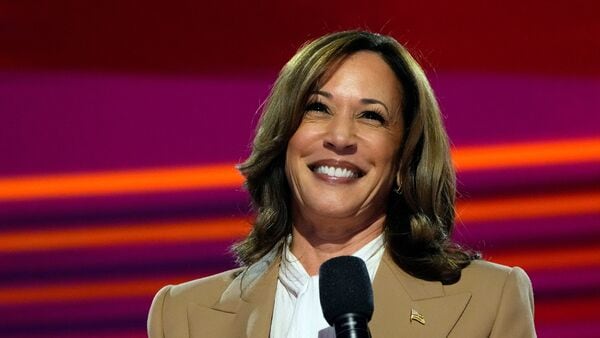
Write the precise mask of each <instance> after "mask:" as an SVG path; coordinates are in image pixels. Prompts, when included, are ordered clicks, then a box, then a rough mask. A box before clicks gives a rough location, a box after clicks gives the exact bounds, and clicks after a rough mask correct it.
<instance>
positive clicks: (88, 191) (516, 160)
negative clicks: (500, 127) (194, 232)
mask: <svg viewBox="0 0 600 338" xmlns="http://www.w3.org/2000/svg"><path fill="white" fill-rule="evenodd" d="M453 159H454V161H455V165H456V167H457V170H459V171H474V170H488V169H510V168H519V167H527V166H549V165H557V164H569V163H573V164H574V163H586V162H590V163H593V162H598V161H600V139H599V138H586V139H574V140H560V141H547V142H531V143H515V144H504V145H491V146H469V147H461V148H457V149H454V150H453ZM243 181H244V178H243V177H242V176H241V175H240V173H239V172H237V171H236V170H235V168H234V164H233V163H231V164H215V165H204V166H191V167H176V168H157V169H138V170H122V171H105V172H95V173H71V174H56V175H39V176H25V177H7V178H2V179H0V202H10V201H23V200H34V199H49V198H65V197H90V196H106V195H120V194H143V193H156V192H164V191H178V190H202V189H227V188H237V187H240V186H241V185H242V183H243Z"/></svg>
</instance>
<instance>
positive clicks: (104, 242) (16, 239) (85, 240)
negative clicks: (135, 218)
mask: <svg viewBox="0 0 600 338" xmlns="http://www.w3.org/2000/svg"><path fill="white" fill-rule="evenodd" d="M249 230H250V222H249V220H248V219H244V218H233V219H220V220H214V219H208V220H193V221H182V222H175V223H173V222H171V223H144V224H135V225H121V224H110V225H106V226H102V227H94V228H91V227H90V228H77V229H60V230H38V231H19V232H5V233H2V236H0V253H8V252H23V251H38V250H60V249H72V248H91V247H102V246H112V245H131V244H137V243H150V244H152V243H169V242H181V241H211V240H227V239H234V238H241V237H243V236H245V235H247V234H248V231H249Z"/></svg>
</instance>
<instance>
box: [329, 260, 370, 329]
mask: <svg viewBox="0 0 600 338" xmlns="http://www.w3.org/2000/svg"><path fill="white" fill-rule="evenodd" d="M319 298H320V299H321V308H322V309H323V315H324V316H325V320H327V322H328V323H329V325H331V326H333V327H334V328H335V336H336V337H337V338H371V332H370V331H369V326H368V325H367V323H368V322H369V321H370V320H371V317H372V316H373V288H372V287H371V279H370V278H369V272H368V271H367V266H366V265H365V263H364V262H363V260H362V259H360V258H358V257H353V256H340V257H335V258H332V259H330V260H328V261H326V262H325V263H323V264H322V265H321V268H320V269H319Z"/></svg>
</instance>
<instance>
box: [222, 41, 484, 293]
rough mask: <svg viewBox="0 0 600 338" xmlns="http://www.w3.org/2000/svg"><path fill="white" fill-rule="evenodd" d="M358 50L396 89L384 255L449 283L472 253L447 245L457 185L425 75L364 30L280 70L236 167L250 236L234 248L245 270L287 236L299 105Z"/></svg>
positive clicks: (304, 51) (317, 44)
mask: <svg viewBox="0 0 600 338" xmlns="http://www.w3.org/2000/svg"><path fill="white" fill-rule="evenodd" d="M358 51H372V52H375V53H377V54H379V55H380V56H381V57H382V58H383V59H384V60H385V62H386V63H387V64H388V65H389V66H390V68H391V69H392V70H393V71H394V73H395V74H396V76H397V77H398V79H399V80H400V83H401V84H402V89H403V95H402V115H403V116H402V118H403V119H404V126H405V127H404V128H405V130H404V135H403V140H402V144H401V145H400V147H399V149H400V150H399V153H398V154H397V156H396V158H397V159H398V161H399V162H398V163H397V164H396V168H397V174H396V187H395V188H396V189H395V190H394V191H392V192H391V193H390V196H389V199H388V206H387V215H386V221H385V226H384V236H385V245H386V249H387V250H388V251H389V252H390V254H391V256H392V257H393V258H394V261H395V262H396V264H398V266H400V267H401V268H402V269H404V270H405V271H407V272H408V273H410V274H412V275H413V276H415V277H418V278H422V279H426V280H438V281H442V282H443V283H453V282H455V281H457V280H458V279H459V278H460V272H461V270H462V268H464V267H465V266H467V265H468V264H469V263H470V262H471V260H473V259H475V258H477V257H478V256H477V254H475V253H472V252H469V251H466V250H463V249H462V248H460V247H459V246H458V245H457V244H455V243H453V242H452V240H451V238H450V234H451V232H452V228H453V226H454V216H455V212H454V201H455V193H456V183H455V181H456V179H455V172H454V168H453V166H452V163H451V159H450V149H449V142H448V137H447V135H446V131H445V129H444V126H443V123H442V119H441V116H440V109H439V107H438V103H437V100H436V98H435V95H434V93H433V90H432V89H431V86H430V84H429V81H428V80H427V78H426V76H425V73H424V72H423V70H422V69H421V67H420V66H419V64H418V63H417V62H416V61H415V59H414V58H413V57H412V56H411V55H410V54H409V52H408V51H407V50H406V48H404V47H403V46H402V45H401V44H400V43H398V42H397V41H396V40H395V39H394V38H392V37H390V36H385V35H380V34H375V33H371V32H367V31H345V32H337V33H333V34H329V35H325V36H323V37H320V38H318V39H316V40H314V41H312V42H310V43H308V44H306V45H304V46H303V47H301V48H300V49H299V50H298V52H297V53H296V55H294V56H293V57H292V59H291V60H289V61H288V63H287V64H286V65H285V66H284V67H283V69H282V70H281V72H280V73H279V77H278V78H277V80H276V82H275V84H274V86H273V89H272V90H271V93H270V95H269V97H268V98H267V100H266V102H265V104H264V106H263V110H262V115H261V117H260V120H259V123H258V126H257V129H256V136H255V138H254V141H253V144H252V152H251V154H250V156H249V157H248V159H247V160H246V161H245V162H243V163H241V164H240V165H239V166H238V169H239V170H240V172H241V173H242V174H243V175H244V176H245V177H246V182H245V187H246V189H247V190H248V192H249V193H250V195H251V198H252V206H253V209H254V211H255V213H256V218H255V220H254V224H253V228H252V230H251V232H250V234H249V235H248V236H247V237H246V238H245V239H244V240H242V241H241V242H239V243H237V244H235V245H234V247H233V251H234V253H235V254H236V255H237V259H238V262H239V263H240V264H242V265H251V264H253V263H255V262H257V261H258V260H259V259H260V258H262V257H263V256H265V255H266V254H267V253H268V252H270V251H271V250H273V249H274V248H275V247H278V248H279V250H281V248H282V246H281V244H282V243H283V240H284V239H285V238H286V237H287V236H288V235H289V234H291V232H292V214H291V207H290V205H291V192H290V188H289V185H288V182H287V179H286V176H285V171H284V170H285V154H286V149H287V145H288V141H289V140H290V138H291V137H292V135H293V134H294V132H295V131H296V129H297V128H298V126H299V125H300V122H301V120H302V118H303V115H304V106H305V104H306V102H307V100H308V97H309V96H310V93H311V92H314V91H315V90H316V89H317V87H318V85H319V84H320V83H321V82H322V80H323V79H324V77H326V76H328V72H329V71H331V70H332V69H335V67H336V65H338V64H339V62H340V61H342V60H343V59H344V58H345V57H347V56H349V55H351V54H353V53H356V52H358Z"/></svg>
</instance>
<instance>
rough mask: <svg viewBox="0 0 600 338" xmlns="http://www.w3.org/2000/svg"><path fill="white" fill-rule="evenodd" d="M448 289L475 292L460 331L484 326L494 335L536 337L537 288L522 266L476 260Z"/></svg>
mask: <svg viewBox="0 0 600 338" xmlns="http://www.w3.org/2000/svg"><path fill="white" fill-rule="evenodd" d="M444 289H445V291H446V293H447V294H458V293H465V292H468V293H470V295H471V298H470V301H469V306H468V307H467V308H466V309H465V311H464V313H463V318H464V319H465V320H464V321H461V323H459V324H457V327H456V330H457V331H461V330H464V332H473V330H475V329H476V327H475V326H477V325H480V326H482V327H485V328H486V335H488V336H490V337H535V328H534V324H533V307H534V306H533V290H532V287H531V281H530V280H529V277H528V276H527V274H526V273H525V271H523V269H521V268H520V267H509V266H505V265H501V264H496V263H492V262H488V261H484V260H475V261H473V262H471V264H470V265H469V266H468V267H466V268H464V269H463V270H462V274H461V278H460V280H459V281H458V282H457V283H455V284H452V285H446V286H444ZM473 323H479V324H477V325H475V324H473ZM474 325H475V326H474ZM488 330H489V331H488Z"/></svg>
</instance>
